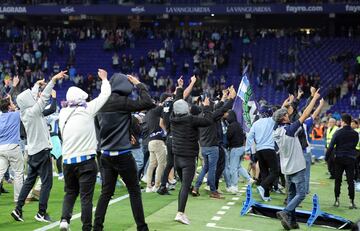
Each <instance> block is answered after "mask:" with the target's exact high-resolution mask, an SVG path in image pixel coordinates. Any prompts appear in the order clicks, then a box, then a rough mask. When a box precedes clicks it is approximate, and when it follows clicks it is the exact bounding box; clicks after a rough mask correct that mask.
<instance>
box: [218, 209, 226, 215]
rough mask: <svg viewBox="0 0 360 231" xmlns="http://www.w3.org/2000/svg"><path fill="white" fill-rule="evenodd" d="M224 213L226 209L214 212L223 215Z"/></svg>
mask: <svg viewBox="0 0 360 231" xmlns="http://www.w3.org/2000/svg"><path fill="white" fill-rule="evenodd" d="M225 213H226V211H221V210H220V211H218V212H217V213H216V214H217V215H224V214H225Z"/></svg>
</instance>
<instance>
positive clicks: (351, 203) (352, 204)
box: [349, 200, 357, 209]
mask: <svg viewBox="0 0 360 231" xmlns="http://www.w3.org/2000/svg"><path fill="white" fill-rule="evenodd" d="M349 209H357V206H356V205H355V202H354V200H351V201H350V206H349Z"/></svg>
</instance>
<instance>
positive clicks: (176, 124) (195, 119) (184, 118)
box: [170, 107, 213, 157]
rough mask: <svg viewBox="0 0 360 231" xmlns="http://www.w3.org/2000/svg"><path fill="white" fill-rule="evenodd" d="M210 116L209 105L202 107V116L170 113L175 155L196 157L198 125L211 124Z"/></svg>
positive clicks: (205, 125) (197, 151)
mask: <svg viewBox="0 0 360 231" xmlns="http://www.w3.org/2000/svg"><path fill="white" fill-rule="evenodd" d="M212 123H213V122H212V116H211V111H210V108H209V107H204V110H203V117H201V116H193V115H181V116H176V115H174V114H173V115H172V116H171V117H170V124H171V125H170V126H171V131H172V137H173V139H172V152H173V153H174V155H176V156H187V157H196V156H198V154H199V143H198V140H199V130H198V129H199V127H207V126H209V125H211V124H212Z"/></svg>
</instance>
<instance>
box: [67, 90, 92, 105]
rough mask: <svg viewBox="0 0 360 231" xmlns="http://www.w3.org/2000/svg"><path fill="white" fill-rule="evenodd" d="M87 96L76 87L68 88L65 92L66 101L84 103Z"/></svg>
mask: <svg viewBox="0 0 360 231" xmlns="http://www.w3.org/2000/svg"><path fill="white" fill-rule="evenodd" d="M88 96H89V95H88V94H87V93H86V92H85V91H83V90H81V89H80V88H78V87H70V88H69V90H68V91H67V92H66V100H67V101H77V102H78V101H85V100H86V99H87V98H88Z"/></svg>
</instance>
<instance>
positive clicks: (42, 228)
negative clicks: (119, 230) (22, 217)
mask: <svg viewBox="0 0 360 231" xmlns="http://www.w3.org/2000/svg"><path fill="white" fill-rule="evenodd" d="M128 197H129V194H126V195H124V196H121V197H118V198H115V199H113V200H111V201H110V202H109V205H112V204H114V203H117V202H119V201H122V200H124V199H126V198H128ZM95 210H96V207H94V208H93V210H92V211H93V212H95ZM80 217H81V213H77V214H75V215H74V216H72V218H71V220H75V219H79V218H80ZM59 225H60V221H56V222H53V223H51V224H49V225H47V226H44V227H41V228H38V229H35V230H34V231H46V230H50V229H53V228H55V227H57V226H59Z"/></svg>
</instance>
